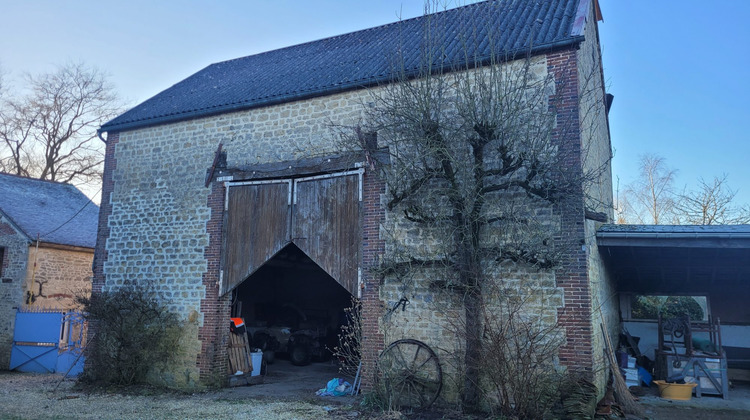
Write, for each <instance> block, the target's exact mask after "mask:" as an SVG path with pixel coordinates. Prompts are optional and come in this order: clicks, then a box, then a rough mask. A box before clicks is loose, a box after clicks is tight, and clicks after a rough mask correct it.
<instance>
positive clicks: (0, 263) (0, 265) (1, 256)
mask: <svg viewBox="0 0 750 420" xmlns="http://www.w3.org/2000/svg"><path fill="white" fill-rule="evenodd" d="M4 271H5V248H3V247H1V246H0V277H2V276H3V272H4Z"/></svg>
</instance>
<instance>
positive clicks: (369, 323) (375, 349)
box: [362, 170, 385, 390]
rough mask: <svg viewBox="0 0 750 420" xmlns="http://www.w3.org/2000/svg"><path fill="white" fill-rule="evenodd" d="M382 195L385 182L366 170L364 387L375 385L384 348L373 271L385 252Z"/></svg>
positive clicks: (364, 216) (364, 194)
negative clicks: (377, 363)
mask: <svg viewBox="0 0 750 420" xmlns="http://www.w3.org/2000/svg"><path fill="white" fill-rule="evenodd" d="M382 194H385V182H384V181H383V180H382V179H381V177H380V176H379V175H378V173H377V172H376V170H373V171H367V172H365V176H364V185H363V197H362V198H363V213H364V214H363V218H362V219H363V220H362V282H363V285H364V290H362V337H363V339H362V341H363V342H362V388H363V389H365V390H368V389H372V386H373V385H374V379H375V363H376V361H377V359H378V356H379V355H380V352H381V351H383V348H384V347H385V337H384V336H383V334H382V333H381V332H380V326H379V320H380V315H381V314H382V313H383V310H382V309H383V304H382V302H381V300H380V278H379V277H378V276H377V275H375V274H374V273H373V268H376V267H377V266H378V264H380V259H381V257H382V255H383V254H384V253H385V241H384V240H383V239H381V238H380V225H381V224H382V223H384V222H385V209H384V208H383V206H382V205H381V204H380V197H381V195H382Z"/></svg>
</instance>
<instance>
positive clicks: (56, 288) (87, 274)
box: [25, 246, 94, 310]
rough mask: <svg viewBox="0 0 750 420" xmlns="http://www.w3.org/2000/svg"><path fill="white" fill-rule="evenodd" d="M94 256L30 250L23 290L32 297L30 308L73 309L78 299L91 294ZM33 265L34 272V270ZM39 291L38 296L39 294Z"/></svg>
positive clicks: (63, 251)
mask: <svg viewBox="0 0 750 420" xmlns="http://www.w3.org/2000/svg"><path fill="white" fill-rule="evenodd" d="M93 259H94V252H93V250H92V251H83V250H75V251H72V250H65V249H56V248H47V247H43V246H40V247H39V249H38V250H37V248H36V247H34V246H31V247H30V248H29V260H28V261H29V262H28V266H29V267H32V269H30V270H28V273H27V274H26V287H25V289H26V290H30V291H32V292H33V293H34V297H33V302H32V303H31V304H30V305H28V306H29V307H30V308H45V309H63V310H65V309H75V308H78V307H79V305H78V304H77V303H76V302H75V299H76V297H77V296H89V294H90V293H91V277H92V271H91V263H92V261H93ZM34 265H36V270H34V269H33V267H34ZM40 290H41V293H40Z"/></svg>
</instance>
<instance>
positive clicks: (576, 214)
mask: <svg viewBox="0 0 750 420" xmlns="http://www.w3.org/2000/svg"><path fill="white" fill-rule="evenodd" d="M577 66H578V61H577V56H576V50H575V49H566V50H562V51H556V52H553V53H549V54H547V70H548V71H549V73H550V74H552V75H553V76H554V78H555V86H556V91H555V95H554V96H553V97H552V98H551V103H552V106H553V107H555V110H556V112H557V127H556V129H555V132H554V133H553V141H554V142H556V143H557V144H558V145H559V151H560V153H561V157H562V162H561V165H563V167H564V168H567V169H568V170H573V171H576V172H577V173H578V174H582V173H583V167H582V156H581V153H582V151H581V128H580V115H579V112H580V111H579V105H580V104H579V97H578V84H579V81H578V67H577ZM580 188H581V190H580V191H574V192H573V193H571V194H570V195H569V196H568V197H567V198H566V199H564V200H563V202H562V203H560V205H559V206H558V209H557V213H558V214H559V215H560V218H561V223H562V226H561V228H562V232H561V233H562V235H561V237H560V238H558V240H557V243H558V245H559V246H560V247H561V249H564V254H563V256H562V262H561V265H560V267H559V268H558V269H556V270H555V277H556V280H557V285H558V286H559V287H562V289H563V293H564V300H565V304H564V306H563V307H562V308H558V321H559V323H560V325H561V326H562V327H563V328H565V334H566V342H565V344H564V345H563V346H562V348H561V349H560V355H559V357H560V362H561V363H562V364H563V365H565V366H567V367H568V368H569V369H571V370H573V371H577V372H581V373H587V374H591V373H593V362H594V358H593V354H592V351H593V349H592V344H591V340H592V334H593V331H592V321H591V290H590V285H589V278H588V266H587V258H586V251H585V250H584V248H583V245H584V243H585V231H584V228H585V209H584V201H583V186H580Z"/></svg>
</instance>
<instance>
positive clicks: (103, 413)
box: [0, 371, 368, 420]
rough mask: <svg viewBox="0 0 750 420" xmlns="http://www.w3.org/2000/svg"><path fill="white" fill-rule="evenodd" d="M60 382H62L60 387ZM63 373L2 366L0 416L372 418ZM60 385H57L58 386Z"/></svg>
mask: <svg viewBox="0 0 750 420" xmlns="http://www.w3.org/2000/svg"><path fill="white" fill-rule="evenodd" d="M58 384H59V386H58ZM74 385H75V382H74V381H72V380H65V381H62V382H61V377H60V376H58V375H39V374H28V373H16V372H1V371H0V419H316V420H320V419H343V418H359V419H362V418H368V416H366V415H363V414H362V413H360V412H359V411H357V410H356V409H355V408H356V407H354V408H353V407H352V406H346V405H343V406H342V405H338V404H335V403H333V404H329V401H326V400H315V399H313V398H311V399H309V400H308V401H304V400H303V401H300V400H294V401H288V400H287V401H285V400H281V399H272V398H267V397H265V398H257V397H256V398H252V399H250V398H241V397H239V398H238V397H236V396H231V395H227V394H225V393H224V392H222V391H212V392H202V393H196V394H192V395H189V394H178V393H166V394H165V393H151V395H148V394H149V392H148V390H141V391H140V394H142V395H136V393H134V395H123V394H121V393H106V392H93V393H90V392H84V391H81V390H78V389H76V388H74ZM56 387H57V389H55V388H56Z"/></svg>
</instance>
